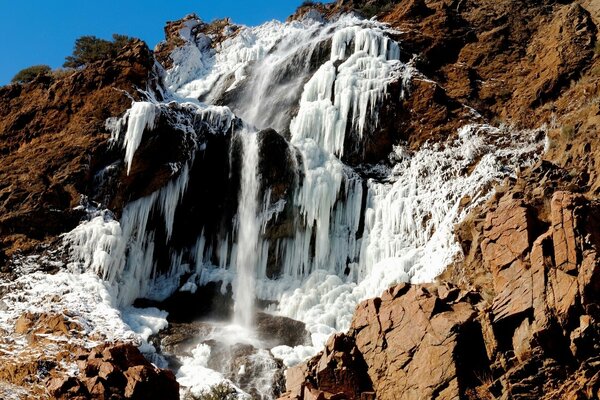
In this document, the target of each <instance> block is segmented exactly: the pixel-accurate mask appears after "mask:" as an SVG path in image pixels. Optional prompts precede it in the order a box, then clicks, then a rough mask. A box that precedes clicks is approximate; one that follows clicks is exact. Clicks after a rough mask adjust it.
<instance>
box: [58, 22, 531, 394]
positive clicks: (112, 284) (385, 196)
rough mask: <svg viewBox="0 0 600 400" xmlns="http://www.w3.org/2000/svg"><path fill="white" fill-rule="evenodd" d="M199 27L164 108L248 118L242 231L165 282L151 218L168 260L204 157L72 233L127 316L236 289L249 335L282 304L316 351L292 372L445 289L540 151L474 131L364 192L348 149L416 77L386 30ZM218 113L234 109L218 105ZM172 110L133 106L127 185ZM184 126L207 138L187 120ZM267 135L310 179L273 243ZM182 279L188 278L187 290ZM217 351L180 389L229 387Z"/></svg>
mask: <svg viewBox="0 0 600 400" xmlns="http://www.w3.org/2000/svg"><path fill="white" fill-rule="evenodd" d="M197 23H199V21H193V20H192V21H188V22H187V23H186V25H185V27H184V29H183V30H182V32H181V35H182V39H183V40H184V42H185V43H184V45H183V46H181V47H179V48H178V49H176V50H175V51H174V53H173V54H172V59H173V61H174V66H173V68H171V69H170V70H169V71H167V72H166V76H165V81H164V83H165V86H166V87H167V90H166V92H165V96H166V98H167V100H166V101H167V102H173V101H174V102H176V103H177V104H178V106H179V107H182V108H185V109H186V110H188V111H189V110H191V111H192V112H193V113H194V115H196V116H197V117H198V118H200V119H201V120H202V121H205V122H206V123H207V124H208V125H209V126H210V127H211V129H210V130H211V132H212V133H213V134H225V135H232V133H233V132H232V131H233V126H232V125H233V119H234V116H235V115H238V116H240V117H242V119H244V120H245V122H246V126H245V130H242V132H238V133H236V134H235V135H232V138H233V139H232V140H233V141H235V140H241V142H242V154H243V157H242V170H241V187H240V193H239V201H238V209H237V215H236V217H235V223H234V224H232V226H233V229H232V231H231V232H228V233H227V234H226V235H224V237H221V238H220V240H218V241H216V242H215V240H209V239H208V238H207V237H206V236H205V233H204V230H203V229H199V232H201V233H200V234H199V236H198V237H197V238H194V239H193V240H195V245H194V246H192V247H191V248H188V249H179V250H177V251H175V250H173V251H172V252H171V263H170V265H169V266H168V267H169V268H167V271H166V272H164V273H162V274H158V273H156V268H157V265H156V261H155V260H154V246H155V244H156V243H155V235H154V232H153V231H152V230H149V229H148V221H149V218H150V217H151V215H152V214H156V213H160V215H162V217H163V224H164V226H163V228H164V231H165V233H166V241H167V243H166V245H167V247H168V245H169V241H170V238H171V235H172V233H173V227H174V218H175V214H176V212H177V207H178V205H179V203H180V201H181V199H182V198H183V197H184V196H185V194H186V190H187V186H188V183H189V173H190V169H191V167H192V165H193V162H194V159H193V157H192V158H191V159H190V160H189V161H188V163H187V164H186V165H184V166H182V167H181V168H180V170H179V171H178V173H177V174H176V175H174V177H173V179H172V180H171V182H169V183H168V184H167V185H166V186H165V187H163V188H162V189H160V190H158V191H157V192H155V193H152V194H151V195H149V196H147V197H144V198H141V199H138V200H135V201H133V202H131V203H129V204H128V205H127V206H126V207H125V209H124V210H123V214H122V216H121V218H120V219H119V221H117V220H115V218H114V217H113V216H112V214H111V213H110V212H108V211H105V212H100V213H98V214H97V215H95V216H94V217H93V218H91V219H90V221H88V222H86V223H84V224H82V225H80V226H79V227H77V228H76V229H74V230H73V231H72V232H70V233H68V234H66V235H65V242H66V243H67V244H68V247H69V248H70V251H71V257H72V263H71V265H70V268H71V270H72V271H80V272H84V273H83V274H82V275H81V276H87V275H88V274H89V272H90V271H91V272H93V273H95V274H98V275H99V276H101V277H102V279H103V280H104V282H105V285H106V292H103V293H105V294H104V296H105V299H106V301H107V302H108V303H107V304H109V305H110V306H111V307H121V308H125V307H127V306H129V305H130V304H131V303H132V302H133V300H135V299H136V298H138V297H142V296H145V297H150V298H156V299H162V298H165V297H167V296H169V295H170V294H171V293H173V292H174V291H175V290H177V289H180V290H182V291H183V290H185V291H190V292H194V291H196V290H202V289H201V286H202V285H204V284H206V283H207V282H211V281H213V282H221V283H222V288H223V289H226V288H227V286H228V285H231V286H232V287H233V296H234V300H235V307H234V308H235V309H234V318H235V322H236V323H237V324H239V325H241V326H245V327H251V326H252V315H253V309H254V302H255V298H256V297H258V298H260V299H264V300H272V301H275V302H276V305H274V306H273V307H272V308H271V309H270V311H271V312H273V313H277V314H280V315H283V316H287V317H291V318H294V319H298V320H301V321H303V322H305V323H306V326H307V329H308V330H309V332H310V333H311V338H312V344H311V345H310V346H299V347H297V348H289V347H285V346H280V347H277V348H275V349H272V353H273V354H275V355H276V356H277V357H279V358H281V359H283V361H284V363H285V364H286V365H293V364H295V363H297V362H300V361H301V360H303V359H305V358H306V357H308V356H311V355H313V354H314V353H315V352H317V351H318V350H320V348H321V347H322V346H323V344H324V342H325V340H326V339H327V337H328V336H329V335H330V334H331V333H333V332H335V331H338V330H344V329H347V328H348V327H349V324H350V320H351V318H352V313H353V311H354V308H355V306H356V304H357V303H358V302H359V301H360V300H362V299H365V298H368V297H373V296H377V295H379V294H380V293H381V291H382V290H384V289H385V288H387V287H388V286H389V285H392V284H394V283H396V282H401V281H412V282H424V281H429V280H432V279H433V278H435V277H436V276H437V275H438V274H439V273H440V272H442V270H443V269H444V268H445V267H446V266H447V265H448V264H449V263H451V262H452V261H454V260H456V259H457V258H458V257H460V255H461V253H460V248H459V246H458V244H457V243H456V241H455V240H454V235H453V227H454V225H455V224H456V223H457V222H459V221H460V220H461V219H462V218H463V217H464V216H465V215H466V213H468V212H469V210H470V209H472V208H473V207H474V206H476V205H477V204H479V203H480V202H481V201H484V200H485V199H486V197H487V196H488V195H489V194H490V188H491V187H492V184H493V183H495V182H497V181H499V180H501V179H502V178H503V177H505V176H508V175H510V174H512V173H513V169H514V167H516V166H518V165H522V164H527V163H529V162H531V161H532V160H534V159H535V157H536V154H538V153H539V152H540V151H541V146H542V144H540V143H539V141H538V140H537V139H536V137H534V135H528V134H525V133H522V132H521V133H519V134H518V135H514V136H511V135H510V132H509V131H500V130H498V129H497V128H492V127H490V126H486V125H468V126H465V127H464V128H462V129H461V130H460V132H459V133H458V137H457V139H456V140H454V141H452V142H448V143H446V144H445V145H439V144H435V145H433V144H432V145H425V146H423V148H422V149H421V150H419V151H417V152H415V153H410V152H408V150H406V149H405V148H404V147H402V146H401V145H399V146H398V147H397V148H396V149H395V151H394V152H393V153H392V154H391V155H390V157H391V160H392V162H391V165H392V166H391V167H383V166H374V167H373V166H372V167H371V168H372V169H373V170H374V172H376V173H373V174H368V176H377V178H373V177H371V178H369V179H366V178H364V174H360V173H359V172H357V171H355V170H354V169H352V168H350V167H349V166H347V165H345V164H344V163H343V162H342V161H341V159H342V157H343V155H344V154H345V152H347V151H348V150H349V149H347V148H345V146H346V145H347V143H349V142H350V143H355V144H357V145H360V143H361V141H362V140H363V138H364V137H365V135H368V134H369V133H370V130H372V129H373V128H376V127H377V121H378V116H377V112H378V107H379V105H380V104H382V102H384V101H385V99H386V96H389V94H388V87H389V85H390V84H392V83H394V82H399V84H400V85H401V86H402V85H406V81H407V80H408V79H409V77H410V74H411V73H414V70H413V68H412V67H411V66H409V65H405V64H403V63H402V62H401V61H399V58H400V50H399V45H398V43H396V42H395V41H394V40H392V39H391V36H392V34H393V33H394V32H393V31H391V30H390V28H389V27H387V26H385V25H383V24H380V23H378V22H376V21H364V20H360V19H358V18H357V17H354V16H341V17H339V18H338V19H336V20H334V21H332V22H323V21H322V20H320V19H319V18H311V19H305V20H303V21H294V22H288V23H279V22H275V21H274V22H269V23H267V24H264V25H262V26H260V27H256V28H247V27H236V32H235V34H233V33H232V32H233V29H232V30H231V31H230V33H231V35H230V36H229V37H228V38H227V39H225V40H224V41H223V42H222V43H220V44H218V45H217V46H216V48H212V47H211V46H210V45H209V44H210V38H209V37H208V36H205V35H203V34H198V35H192V33H191V32H192V28H193V27H194V24H197ZM329 44H330V45H331V46H330V51H329V50H328V51H327V54H326V55H325V56H324V55H323V54H321V53H322V50H323V48H327V49H329V47H328V45H329ZM405 92H406V91H404V90H403V91H402V93H405ZM216 101H219V102H220V103H225V104H229V107H230V108H231V109H230V108H229V107H225V106H216V105H210V104H211V103H213V102H216ZM228 101H229V103H228ZM164 107H168V105H167V104H160V103H158V102H156V101H154V100H153V101H147V102H135V103H134V104H133V106H132V108H131V110H130V111H128V112H127V114H126V115H125V116H124V117H123V118H122V119H121V120H118V121H111V123H110V126H111V127H112V129H113V139H114V141H115V143H122V146H123V149H124V153H125V154H124V162H125V165H126V166H127V171H128V173H129V172H130V169H131V164H132V162H133V160H134V155H135V152H136V150H137V149H138V147H139V145H140V143H142V141H143V137H144V135H145V134H150V133H151V131H152V129H153V127H154V123H155V121H156V118H157V116H158V115H160V113H161V112H163V108H164ZM296 107H297V108H296ZM292 110H294V111H293V114H294V115H291V113H292ZM232 111H233V112H232ZM178 123H181V125H182V126H181V130H182V131H184V132H187V133H188V134H189V135H195V132H194V129H193V126H192V125H190V124H189V123H187V122H186V121H185V118H183V119H182V120H181V121H180V122H178ZM125 126H126V127H127V129H126V132H125V134H124V135H121V130H122V129H124V128H125ZM264 127H275V128H277V129H279V130H281V131H282V132H283V131H286V130H287V132H288V133H289V137H290V148H291V149H292V150H291V151H293V152H296V153H297V155H298V156H299V159H301V163H299V164H298V165H294V168H296V169H302V170H301V171H299V174H300V175H302V180H301V184H298V182H300V180H298V182H295V185H296V186H295V187H294V193H293V195H292V196H291V199H289V200H288V201H291V202H293V204H292V205H293V207H294V210H297V211H298V212H297V215H296V216H295V219H294V226H293V235H292V236H291V237H288V238H284V239H279V240H275V241H273V242H270V241H269V240H267V239H265V238H264V233H265V228H266V226H267V224H268V222H269V221H270V220H271V219H274V218H277V217H278V215H279V213H281V212H282V211H283V210H284V208H285V206H286V203H285V201H284V200H281V201H279V202H277V203H274V204H271V201H270V192H269V191H268V190H266V191H265V192H261V191H260V190H262V189H263V188H261V183H260V176H259V175H258V171H259V164H260V161H261V160H260V159H259V154H260V151H259V150H260V145H261V144H260V142H259V140H258V136H259V135H258V134H257V133H256V131H257V130H258V129H260V128H264ZM348 138H351V139H352V140H351V141H348V140H347V139H348ZM121 141H122V142H121ZM195 141H196V142H198V141H197V138H195ZM197 144H198V148H199V149H201V148H202V144H201V143H197ZM291 158H292V159H294V160H295V157H291ZM375 170H376V171H375ZM261 193H262V194H261ZM463 199H469V201H468V202H461V200H463ZM207 212H212V210H207ZM200 228H201V227H200ZM269 254H271V255H274V257H275V258H276V259H277V260H279V262H280V264H281V266H282V271H281V276H279V277H278V278H277V279H269V278H267V275H266V266H267V259H268V256H269ZM163 269H164V268H163ZM184 273H188V275H189V278H188V280H187V282H185V283H184V285H183V286H182V287H181V288H179V286H180V285H179V278H180V277H181V276H182V275H183V274H184ZM124 320H126V321H129V322H128V323H129V325H130V327H131V328H134V329H133V331H135V332H136V334H137V335H139V337H141V338H142V339H143V338H144V337H147V333H148V332H149V330H148V329H150V331H152V329H153V328H147V326H148V325H151V326H153V327H155V328H156V327H159V326H161V325H160V318H158V319H157V320H152V319H151V318H146V319H144V318H142V317H140V316H136V314H135V313H133V316H131V317H129V319H127V318H124ZM140 321H142V322H140ZM144 326H146V328H144ZM224 335H225V333H224ZM232 337H233V336H232ZM209 354H210V348H209V347H208V346H206V345H200V346H198V347H197V348H196V349H195V350H194V351H193V352H192V357H189V358H186V359H184V360H183V367H182V368H181V369H180V371H179V373H178V379H179V381H180V383H181V384H182V385H184V386H187V387H189V388H191V390H192V392H193V393H195V394H199V393H202V392H204V391H205V390H206V389H207V387H209V386H211V385H213V384H215V383H217V382H219V381H222V380H223V376H222V375H221V374H219V373H216V372H214V371H213V372H211V371H209V370H207V359H208V355H209ZM257 362H258V361H257ZM265 362H266V361H265ZM199 376H202V379H200V380H198V379H199V378H198V377H199ZM265 385H267V384H265Z"/></svg>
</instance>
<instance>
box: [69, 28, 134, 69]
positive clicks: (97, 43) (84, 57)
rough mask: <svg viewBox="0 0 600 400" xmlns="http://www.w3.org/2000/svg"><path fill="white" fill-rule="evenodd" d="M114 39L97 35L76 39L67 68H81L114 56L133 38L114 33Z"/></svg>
mask: <svg viewBox="0 0 600 400" xmlns="http://www.w3.org/2000/svg"><path fill="white" fill-rule="evenodd" d="M112 38H113V40H112V41H110V40H105V39H100V38H98V37H96V36H82V37H80V38H78V39H77V40H75V47H74V49H73V54H72V55H70V56H68V57H67V58H66V61H65V63H64V64H63V66H64V67H66V68H79V67H82V66H84V65H86V64H90V63H93V62H95V61H99V60H106V59H110V58H114V57H116V56H117V54H118V53H119V50H121V49H122V48H123V47H124V46H125V45H126V44H128V43H129V42H131V41H132V40H133V38H130V37H129V36H125V35H119V34H116V33H115V34H113V35H112Z"/></svg>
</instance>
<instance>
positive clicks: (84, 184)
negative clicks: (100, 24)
mask: <svg viewBox="0 0 600 400" xmlns="http://www.w3.org/2000/svg"><path fill="white" fill-rule="evenodd" d="M153 62H154V61H153V58H152V55H151V53H150V51H149V50H148V48H147V47H146V45H145V44H144V43H143V42H140V41H137V42H133V43H132V44H130V45H128V47H126V48H124V49H123V50H122V51H121V52H120V54H119V55H118V57H117V58H116V59H114V60H107V61H100V62H98V63H95V64H93V65H90V66H87V67H86V68H84V69H82V70H78V71H75V72H73V73H71V74H69V75H67V76H65V77H62V78H61V77H59V78H51V77H47V76H44V77H39V78H37V79H36V80H34V81H33V82H31V83H28V84H24V85H16V84H13V85H9V86H5V87H2V88H0V154H2V163H1V164H2V165H0V182H2V183H0V248H4V252H5V253H6V254H7V255H8V256H10V255H12V254H13V253H14V252H15V251H16V250H17V249H20V250H27V249H29V248H31V247H32V246H33V245H35V244H36V243H39V242H40V241H42V240H44V239H46V238H48V237H52V236H54V235H57V234H59V233H62V232H66V231H68V230H70V229H72V228H73V227H75V226H76V225H77V223H78V222H79V219H80V218H81V214H80V212H78V211H75V210H73V208H74V207H75V206H77V205H79V203H80V200H81V195H82V194H87V193H89V192H90V189H91V186H92V184H93V181H94V174H95V173H96V172H97V171H98V170H100V169H102V168H103V167H104V166H106V165H108V164H110V163H111V162H113V161H114V160H117V159H119V157H118V153H115V154H113V155H111V152H110V151H109V144H108V139H109V137H110V133H109V132H108V131H107V129H106V127H105V121H106V119H107V118H109V117H115V116H120V115H121V114H123V113H124V112H125V110H127V109H128V108H129V107H130V105H131V99H130V98H129V97H128V95H127V93H129V94H130V95H131V96H133V97H134V98H139V93H138V88H142V89H145V88H146V87H148V86H149V85H151V76H150V71H151V69H152V66H153Z"/></svg>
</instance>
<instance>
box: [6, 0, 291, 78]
mask: <svg viewBox="0 0 600 400" xmlns="http://www.w3.org/2000/svg"><path fill="white" fill-rule="evenodd" d="M300 3H302V0H253V1H249V0H221V1H219V0H216V1H215V0H96V1H94V0H76V1H75V0H54V1H47V0H43V1H42V0H0V38H2V40H0V85H4V84H6V83H8V82H10V79H11V78H12V77H13V76H14V75H15V73H17V72H18V71H19V70H21V69H23V68H25V67H28V66H30V65H35V64H48V65H50V66H51V67H58V66H61V65H62V63H63V62H64V58H65V57H66V56H67V55H69V54H71V52H72V51H73V43H74V42H75V39H76V38H78V37H80V36H82V35H95V36H98V37H101V38H105V39H109V38H110V37H111V35H112V34H113V33H121V34H125V35H129V36H134V37H139V38H141V39H143V40H145V41H146V43H148V45H149V46H150V47H151V48H153V47H154V45H155V44H156V43H158V42H159V41H160V40H162V39H163V37H164V34H163V27H164V24H165V22H166V21H169V20H176V19H179V18H181V17H183V16H184V15H186V14H189V13H191V12H195V13H196V14H198V15H199V16H200V17H201V18H202V19H203V20H205V21H211V20H213V19H215V18H223V17H231V18H232V19H233V21H235V22H237V23H241V24H246V25H258V24H260V23H262V22H264V21H267V20H271V19H279V20H283V19H285V18H286V17H287V16H289V15H290V14H292V13H293V12H294V10H295V9H296V8H297V7H298V5H299V4H300Z"/></svg>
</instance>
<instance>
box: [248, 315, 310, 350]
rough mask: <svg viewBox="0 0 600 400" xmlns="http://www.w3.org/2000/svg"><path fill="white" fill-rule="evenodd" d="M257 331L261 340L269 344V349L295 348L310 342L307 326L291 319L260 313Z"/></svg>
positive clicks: (257, 319)
mask: <svg viewBox="0 0 600 400" xmlns="http://www.w3.org/2000/svg"><path fill="white" fill-rule="evenodd" d="M256 330H257V331H258V335H259V337H260V339H261V340H263V341H265V342H266V343H269V347H275V346H281V345H286V346H290V347H294V346H299V345H307V344H308V343H309V342H310V335H309V333H308V331H307V330H306V326H305V324H304V323H303V322H300V321H296V320H294V319H291V318H286V317H281V316H277V315H271V314H267V313H262V312H259V313H258V314H257V315H256Z"/></svg>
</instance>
